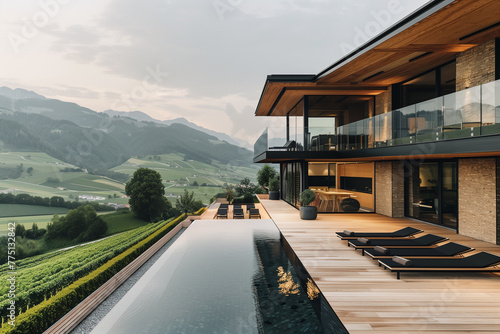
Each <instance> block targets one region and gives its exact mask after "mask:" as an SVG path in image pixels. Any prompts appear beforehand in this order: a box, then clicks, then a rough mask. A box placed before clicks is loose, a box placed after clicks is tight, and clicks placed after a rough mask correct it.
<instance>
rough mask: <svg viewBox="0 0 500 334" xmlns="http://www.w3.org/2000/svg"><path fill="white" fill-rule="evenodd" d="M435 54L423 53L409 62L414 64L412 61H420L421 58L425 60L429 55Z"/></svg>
mask: <svg viewBox="0 0 500 334" xmlns="http://www.w3.org/2000/svg"><path fill="white" fill-rule="evenodd" d="M432 53H433V52H426V53H423V54H421V55H419V56H416V57H413V58H412V59H410V60H408V62H412V61H415V60H418V59H421V58H424V57H427V56H428V55H430V54H432Z"/></svg>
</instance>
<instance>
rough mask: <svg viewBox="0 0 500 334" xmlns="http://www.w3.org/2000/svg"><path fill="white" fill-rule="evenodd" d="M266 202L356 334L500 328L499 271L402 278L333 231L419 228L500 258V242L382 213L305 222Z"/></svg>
mask: <svg viewBox="0 0 500 334" xmlns="http://www.w3.org/2000/svg"><path fill="white" fill-rule="evenodd" d="M261 202H262V205H263V206H264V207H265V209H266V210H267V212H268V213H269V215H270V216H271V218H272V219H273V220H274V222H275V223H276V225H277V226H278V228H279V229H280V230H281V233H282V234H283V235H284V237H285V238H286V239H287V240H288V242H289V243H290V246H291V247H292V248H293V249H294V251H295V252H296V254H297V256H298V257H299V258H300V260H301V261H302V263H303V265H304V266H305V267H306V269H307V270H308V272H309V274H310V275H311V276H312V278H313V279H314V281H315V282H316V284H317V285H318V287H319V288H320V290H321V291H322V292H323V294H324V296H325V297H326V298H327V300H328V301H329V303H330V305H331V306H332V308H333V309H334V310H335V312H336V313H337V315H338V316H339V318H340V320H341V321H342V323H343V324H344V325H345V327H346V328H347V330H348V331H349V332H350V333H351V334H362V333H363V334H364V333H375V332H377V333H447V334H449V333H500V274H498V273H402V274H401V279H400V280H397V279H396V273H391V272H389V271H387V270H383V269H382V268H380V267H378V262H377V261H375V260H372V259H371V258H370V257H369V256H361V251H359V250H358V251H356V250H354V249H353V248H352V247H347V241H342V240H340V238H338V237H337V236H336V234H335V232H337V231H343V230H344V229H348V230H353V231H367V232H369V231H371V232H391V231H394V230H397V229H399V228H402V227H405V226H413V227H416V228H420V229H422V230H424V232H426V233H433V234H438V235H442V236H445V237H447V238H449V239H450V241H455V242H458V243H461V244H464V245H467V246H470V247H474V248H475V249H476V251H474V252H471V253H470V254H473V253H475V252H478V251H488V252H491V253H494V254H497V255H500V246H496V245H493V244H490V243H486V242H482V241H479V240H475V239H472V238H468V237H466V236H462V235H458V234H456V233H455V232H454V231H452V230H449V229H446V228H441V227H438V226H435V225H431V224H426V223H423V222H419V221H415V220H412V219H393V218H388V217H385V216H381V215H378V214H336V215H335V214H321V215H318V219H317V220H313V221H305V220H301V219H300V218H299V212H298V211H297V210H296V209H294V208H292V207H291V206H290V205H288V204H287V203H285V202H283V201H270V200H261ZM261 211H262V210H261Z"/></svg>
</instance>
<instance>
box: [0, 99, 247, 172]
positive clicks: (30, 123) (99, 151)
mask: <svg viewBox="0 0 500 334" xmlns="http://www.w3.org/2000/svg"><path fill="white" fill-rule="evenodd" d="M21 95H23V94H21ZM23 96H26V97H25V98H22V99H17V100H16V99H13V98H10V97H7V96H0V124H1V125H2V126H1V128H0V149H2V146H3V149H4V150H20V151H28V150H36V151H42V152H46V153H47V154H49V155H51V156H53V157H55V158H58V159H60V160H63V161H66V162H68V163H71V164H74V165H77V166H79V167H82V168H87V169H89V170H96V169H108V168H111V167H114V166H117V165H120V164H122V163H123V162H124V161H126V160H127V159H128V158H129V157H131V156H139V155H149V154H164V153H180V154H182V155H183V156H184V158H185V159H186V160H190V159H192V160H197V161H202V162H205V163H211V162H212V161H218V162H221V163H228V162H231V163H232V164H241V165H245V164H248V163H250V161H251V152H250V151H248V150H246V149H244V148H241V147H238V146H235V145H231V144H229V143H227V142H225V141H221V140H219V139H218V138H217V137H215V136H212V135H209V134H207V133H204V132H202V131H198V130H196V129H193V128H191V127H188V126H185V125H183V124H179V123H173V124H171V125H164V124H159V123H156V122H152V121H147V122H145V121H138V120H135V119H133V118H128V117H110V116H109V115H108V114H106V113H98V112H95V111H93V110H91V109H88V108H84V107H81V106H79V105H77V104H75V103H69V102H64V101H59V100H53V99H45V98H44V99H39V98H32V97H28V96H31V95H30V94H26V95H23Z"/></svg>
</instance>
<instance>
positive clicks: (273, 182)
mask: <svg viewBox="0 0 500 334" xmlns="http://www.w3.org/2000/svg"><path fill="white" fill-rule="evenodd" d="M269 199H272V200H279V199H280V181H279V180H278V179H277V178H272V179H270V180H269Z"/></svg>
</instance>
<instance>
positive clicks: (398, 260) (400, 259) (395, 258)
mask: <svg viewBox="0 0 500 334" xmlns="http://www.w3.org/2000/svg"><path fill="white" fill-rule="evenodd" d="M392 261H394V262H396V263H399V264H401V265H403V266H404V267H411V266H412V264H413V263H412V262H411V260H408V259H405V258H404V257H401V256H393V257H392Z"/></svg>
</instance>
